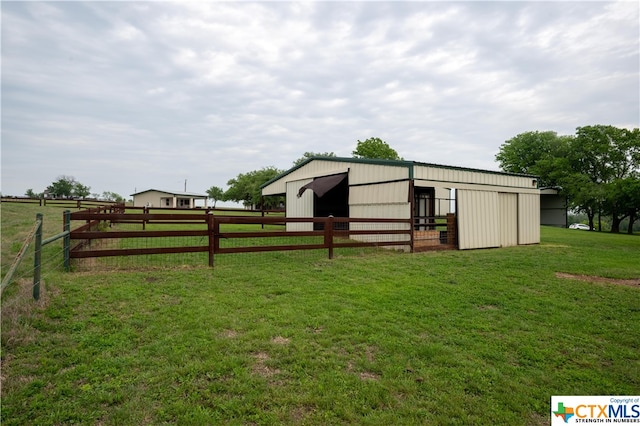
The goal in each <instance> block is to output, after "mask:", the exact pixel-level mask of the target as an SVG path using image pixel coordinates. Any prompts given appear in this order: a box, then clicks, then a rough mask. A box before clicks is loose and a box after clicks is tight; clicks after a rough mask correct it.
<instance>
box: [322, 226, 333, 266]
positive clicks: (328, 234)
mask: <svg viewBox="0 0 640 426" xmlns="http://www.w3.org/2000/svg"><path fill="white" fill-rule="evenodd" d="M324 245H325V247H327V249H329V259H333V216H329V217H328V218H326V219H325V220H324Z"/></svg>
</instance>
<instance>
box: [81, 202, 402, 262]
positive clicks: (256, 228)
mask: <svg viewBox="0 0 640 426" xmlns="http://www.w3.org/2000/svg"><path fill="white" fill-rule="evenodd" d="M126 210H129V209H126ZM134 211H135V210H134ZM70 220H71V221H73V222H75V221H85V222H86V224H85V225H82V226H80V227H78V228H76V229H73V230H72V231H71V232H70V235H69V238H70V240H71V247H70V250H69V258H70V259H77V260H78V261H81V260H83V259H85V260H86V259H90V260H92V261H93V262H94V264H95V262H96V261H97V260H100V259H101V258H102V259H104V258H109V257H127V258H129V257H131V256H142V255H172V254H185V253H200V254H201V255H203V256H202V257H201V259H202V258H203V257H205V256H206V262H207V263H208V265H209V266H211V267H213V266H214V258H215V256H217V255H223V254H233V253H252V252H253V253H256V252H275V251H293V250H326V252H327V255H328V257H329V258H333V256H334V251H335V250H338V249H344V248H365V247H385V248H397V249H403V250H407V251H409V250H411V247H412V243H413V232H412V229H411V220H409V219H371V218H367V219H356V218H337V217H325V218H285V217H283V216H282V215H281V214H277V215H275V216H274V215H272V216H264V213H262V214H261V215H260V216H257V215H256V216H218V215H216V214H214V212H211V211H207V210H201V211H197V210H190V211H172V212H170V213H147V212H146V210H145V212H143V213H130V212H127V211H125V209H124V208H123V209H121V210H119V211H113V210H108V209H100V208H97V209H90V210H86V211H80V212H73V213H70ZM167 226H171V229H170V230H168V229H166V227H167ZM159 258H160V259H163V258H162V257H159ZM165 259H166V257H165ZM202 260H203V261H204V259H202ZM159 262H163V261H162V260H160V261H159ZM152 263H153V262H152Z"/></svg>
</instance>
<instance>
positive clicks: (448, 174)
mask: <svg viewBox="0 0 640 426" xmlns="http://www.w3.org/2000/svg"><path fill="white" fill-rule="evenodd" d="M414 178H415V179H422V180H429V181H435V182H450V183H451V185H452V186H453V187H456V185H455V184H456V183H470V184H476V185H490V186H509V187H519V188H535V187H536V185H534V184H533V178H530V177H524V176H510V175H503V174H498V173H486V172H481V171H473V170H459V169H453V168H446V167H433V166H415V168H414Z"/></svg>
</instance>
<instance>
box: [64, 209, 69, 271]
mask: <svg viewBox="0 0 640 426" xmlns="http://www.w3.org/2000/svg"><path fill="white" fill-rule="evenodd" d="M62 215H63V225H62V230H63V231H64V232H68V234H67V235H65V236H64V238H63V240H62V241H63V246H62V255H63V257H64V270H65V271H66V272H69V270H70V269H71V266H70V263H69V251H70V249H71V234H70V232H71V211H69V210H65V211H64V213H63V214H62Z"/></svg>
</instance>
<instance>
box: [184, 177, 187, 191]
mask: <svg viewBox="0 0 640 426" xmlns="http://www.w3.org/2000/svg"><path fill="white" fill-rule="evenodd" d="M184 192H187V180H186V179H185V180H184Z"/></svg>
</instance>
